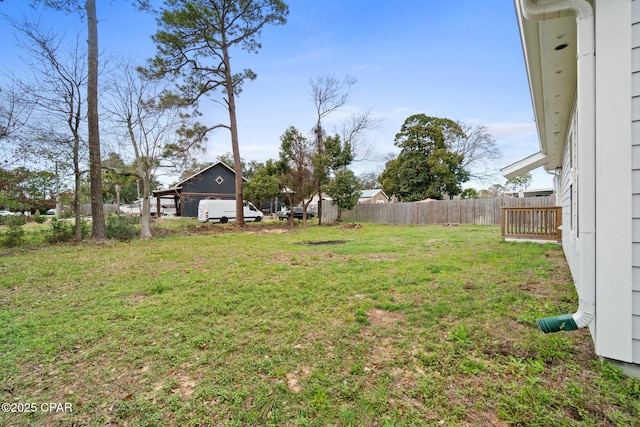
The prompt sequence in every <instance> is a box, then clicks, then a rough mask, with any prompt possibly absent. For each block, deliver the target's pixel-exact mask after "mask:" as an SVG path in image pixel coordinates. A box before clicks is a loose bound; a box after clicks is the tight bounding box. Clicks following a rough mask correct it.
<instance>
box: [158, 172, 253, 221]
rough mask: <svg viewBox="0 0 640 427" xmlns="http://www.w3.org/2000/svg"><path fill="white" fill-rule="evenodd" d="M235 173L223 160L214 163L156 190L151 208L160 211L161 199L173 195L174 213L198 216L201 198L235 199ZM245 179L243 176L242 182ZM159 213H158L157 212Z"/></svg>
mask: <svg viewBox="0 0 640 427" xmlns="http://www.w3.org/2000/svg"><path fill="white" fill-rule="evenodd" d="M235 178H236V173H235V171H234V170H233V169H231V168H230V167H229V166H227V165H226V164H225V163H223V162H218V163H215V164H213V165H211V166H209V167H207V168H205V169H203V170H201V171H200V172H198V173H196V174H194V175H191V176H190V177H188V178H186V179H184V180H182V181H180V182H179V183H177V184H176V185H175V186H174V187H172V188H169V189H166V190H156V191H154V192H153V197H155V198H156V206H152V207H151V209H152V210H156V211H157V212H158V213H159V212H160V211H161V202H160V201H161V199H165V198H167V197H173V199H174V200H175V207H176V215H178V216H185V217H197V216H198V203H199V202H200V200H202V199H218V200H235V198H236V181H235ZM244 181H246V179H244V178H243V182H244ZM159 215H160V214H159Z"/></svg>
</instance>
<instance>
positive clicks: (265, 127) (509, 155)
mask: <svg viewBox="0 0 640 427" xmlns="http://www.w3.org/2000/svg"><path fill="white" fill-rule="evenodd" d="M28 3H29V2H28V1H26V0H5V2H4V3H3V4H2V5H1V6H0V11H1V12H4V13H6V14H8V15H10V16H13V17H18V16H20V15H21V14H22V13H23V12H25V13H28V14H31V15H33V14H34V13H36V12H34V11H33V10H32V9H29V8H28V7H26V4H28ZM130 3H131V2H130V1H128V0H115V1H114V0H98V16H99V19H100V24H99V32H100V33H99V37H100V50H101V52H103V55H105V56H106V55H111V54H114V55H118V56H126V57H131V58H133V59H134V60H137V61H139V62H140V63H142V62H143V61H144V60H145V59H146V58H149V57H151V56H153V55H154V53H155V47H154V46H153V43H152V41H151V39H150V36H151V35H152V34H153V33H154V32H155V29H156V26H155V19H154V18H153V17H152V16H149V15H147V14H143V13H140V12H136V11H134V10H133V8H131V7H130ZM158 3H159V2H158ZM288 4H289V9H290V14H289V17H288V22H287V24H285V25H283V26H277V27H269V28H266V29H265V30H264V31H263V33H262V37H261V39H260V41H261V43H262V46H263V47H262V49H261V50H260V52H259V53H258V54H247V53H245V52H242V51H235V52H233V53H232V58H231V60H232V67H234V68H235V69H238V70H239V69H241V68H246V67H248V68H251V69H252V70H253V71H254V72H255V73H256V74H257V75H258V78H257V79H256V80H255V81H253V82H248V83H246V84H245V86H244V91H243V92H242V94H241V95H240V97H239V98H238V99H237V107H238V123H239V133H240V152H241V156H242V157H243V159H245V160H247V161H250V160H257V161H265V160H267V159H269V158H277V156H278V148H279V144H280V141H279V138H280V135H282V133H283V132H284V131H285V130H286V129H287V127H289V126H295V127H297V128H298V129H300V130H301V131H303V132H307V131H309V130H310V129H311V127H312V126H313V124H314V120H315V111H314V106H313V102H312V101H311V99H310V96H309V80H310V79H311V78H313V77H318V76H321V75H327V74H331V75H334V76H336V77H337V78H343V77H344V76H347V75H348V76H350V77H353V78H355V79H356V81H357V82H356V84H355V85H354V87H353V91H352V95H351V97H350V101H349V103H348V105H346V106H345V107H344V108H343V109H341V110H339V111H337V112H335V113H334V114H332V115H331V116H329V117H328V118H327V119H326V121H325V122H324V125H325V128H328V129H329V130H332V129H334V127H335V126H337V125H339V123H340V121H341V120H343V119H344V118H345V117H347V116H349V115H350V114H352V113H354V112H358V111H363V110H371V113H372V115H373V117H374V118H376V119H377V120H379V125H378V127H377V128H376V129H375V130H373V131H370V132H368V134H367V135H366V141H367V142H370V143H372V144H373V146H374V153H373V156H372V157H373V159H379V158H381V157H382V156H384V155H386V154H387V153H391V152H395V153H397V152H398V150H397V148H396V147H394V145H393V141H394V136H395V134H396V133H397V132H398V131H399V130H400V127H401V125H402V123H403V122H404V120H405V119H406V118H407V117H408V116H410V115H412V114H416V113H425V114H427V115H430V116H437V117H446V118H449V119H452V120H456V121H462V122H465V123H468V124H473V125H480V124H481V125H485V126H487V128H488V129H489V132H490V133H491V134H492V135H493V136H494V138H495V139H496V141H497V144H498V146H499V148H500V149H501V150H502V153H503V159H502V160H501V161H500V162H499V163H497V164H496V165H495V167H496V169H497V168H500V167H503V166H506V165H508V164H510V163H513V162H514V161H517V160H520V159H521V158H523V157H526V156H528V155H530V154H534V153H535V152H537V151H538V150H539V146H538V139H537V135H536V133H535V126H534V121H533V112H532V107H531V99H530V95H529V88H528V84H527V78H526V72H525V67H524V60H523V57H522V47H521V44H520V38H519V34H518V28H517V22H516V17H515V12H514V6H513V2H511V1H509V0H488V1H474V0H459V1H456V2H452V1H450V0H405V1H399V2H390V1H376V0H373V1H372V0H368V1H365V0H290V1H288ZM38 13H39V12H38ZM41 20H42V22H43V23H45V24H46V25H50V26H51V27H53V28H58V29H63V30H64V31H65V32H66V34H67V35H68V36H71V37H70V38H73V37H75V34H77V33H78V32H82V31H83V30H84V24H82V23H79V22H77V18H76V17H75V16H70V17H67V16H65V15H64V14H62V13H59V12H46V13H44V14H43V15H42V18H41ZM84 37H85V36H84V33H83V35H82V38H81V40H84ZM0 40H2V41H3V42H2V45H3V60H2V62H1V63H0V73H1V74H5V75H6V74H7V73H11V72H13V71H15V72H17V73H20V70H21V68H22V67H23V65H21V63H20V59H19V56H20V53H19V52H18V51H16V50H15V49H11V48H8V49H7V46H12V45H13V44H14V43H13V40H14V37H13V35H12V33H11V29H10V28H9V27H8V26H7V25H5V23H4V22H3V23H2V24H1V25H0ZM203 112H205V116H204V117H203V121H204V122H205V123H207V124H215V123H218V122H221V121H223V120H225V119H226V116H225V112H224V110H221V109H220V108H219V107H217V106H216V105H215V104H213V103H211V104H209V105H207V106H205V107H204V108H203ZM230 151H231V143H230V137H229V134H228V132H225V131H222V130H220V131H216V132H215V133H214V134H212V135H211V137H210V138H209V143H208V152H207V156H208V159H215V157H216V156H217V155H219V154H223V153H226V152H230ZM383 168H384V162H383V161H381V160H378V161H375V160H372V161H363V162H358V163H356V164H354V165H353V169H354V171H355V172H356V173H357V174H360V173H362V172H366V171H376V172H381V171H382V169H383ZM533 175H534V182H533V185H532V188H540V187H550V186H551V183H552V179H551V176H550V175H548V174H546V173H545V172H544V171H543V170H541V169H539V170H536V171H534V174H533ZM496 182H497V183H504V179H503V178H502V177H497V179H496ZM466 186H473V187H475V188H483V187H484V186H483V185H480V184H478V183H474V182H471V183H468V184H467V185H466Z"/></svg>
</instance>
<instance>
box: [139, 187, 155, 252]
mask: <svg viewBox="0 0 640 427" xmlns="http://www.w3.org/2000/svg"><path fill="white" fill-rule="evenodd" d="M150 197H151V180H150V179H149V176H148V175H146V174H145V175H144V176H143V178H142V215H141V216H140V238H141V239H142V240H150V239H151V237H152V236H151V225H150V220H149V218H150V217H151V200H150Z"/></svg>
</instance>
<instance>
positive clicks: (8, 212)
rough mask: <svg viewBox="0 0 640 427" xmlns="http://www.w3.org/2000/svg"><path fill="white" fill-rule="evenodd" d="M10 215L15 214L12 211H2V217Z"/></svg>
mask: <svg viewBox="0 0 640 427" xmlns="http://www.w3.org/2000/svg"><path fill="white" fill-rule="evenodd" d="M9 215H15V214H14V213H13V212H11V211H0V216H9Z"/></svg>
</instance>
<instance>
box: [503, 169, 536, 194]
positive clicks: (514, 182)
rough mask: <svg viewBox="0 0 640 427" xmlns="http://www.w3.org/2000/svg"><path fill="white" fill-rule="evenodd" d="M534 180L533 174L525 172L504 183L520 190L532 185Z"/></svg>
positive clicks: (511, 188) (514, 189)
mask: <svg viewBox="0 0 640 427" xmlns="http://www.w3.org/2000/svg"><path fill="white" fill-rule="evenodd" d="M532 181H533V176H532V175H531V174H530V173H525V174H522V175H519V176H516V177H514V178H511V179H510V180H508V181H507V182H506V184H505V185H504V186H505V187H506V188H508V189H510V190H513V191H518V190H526V189H527V188H529V186H530V185H531V182H532Z"/></svg>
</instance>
